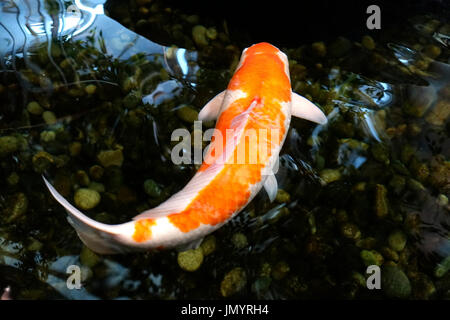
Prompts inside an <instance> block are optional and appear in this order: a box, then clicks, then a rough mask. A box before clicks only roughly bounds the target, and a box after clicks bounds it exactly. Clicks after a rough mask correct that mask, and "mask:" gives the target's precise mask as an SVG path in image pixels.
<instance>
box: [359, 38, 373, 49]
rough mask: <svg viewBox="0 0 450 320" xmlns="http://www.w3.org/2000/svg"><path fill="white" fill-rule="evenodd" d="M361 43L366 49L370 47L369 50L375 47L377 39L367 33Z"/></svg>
mask: <svg viewBox="0 0 450 320" xmlns="http://www.w3.org/2000/svg"><path fill="white" fill-rule="evenodd" d="M361 44H362V45H363V47H364V48H366V49H369V50H373V49H375V41H374V40H373V38H372V37H371V36H367V35H366V36H363V37H362V40H361Z"/></svg>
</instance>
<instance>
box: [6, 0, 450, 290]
mask: <svg viewBox="0 0 450 320" xmlns="http://www.w3.org/2000/svg"><path fill="white" fill-rule="evenodd" d="M408 21H409V23H408V24H407V25H405V26H404V28H403V29H402V30H398V29H392V28H391V29H386V30H383V31H382V33H380V34H379V36H378V37H376V39H374V38H373V37H372V36H370V35H369V34H366V35H364V36H363V37H361V38H359V39H357V40H353V39H352V40H350V39H348V38H346V37H344V36H340V37H336V38H334V39H332V40H326V41H325V40H323V39H321V38H317V39H315V41H312V42H302V41H301V39H298V42H297V43H291V44H290V45H289V46H279V48H280V49H281V50H282V51H283V52H285V53H286V54H287V55H288V57H289V62H290V72H291V81H292V88H293V90H294V91H295V92H297V93H299V94H302V95H304V96H306V97H307V98H309V99H310V100H311V101H313V102H314V103H316V104H317V105H318V106H320V107H321V109H322V110H323V111H324V113H325V114H326V115H327V117H328V124H326V125H316V124H313V123H311V122H307V121H305V120H300V119H293V120H292V122H291V127H290V131H289V134H288V137H287V139H286V142H285V144H284V147H283V149H282V151H281V153H280V156H281V158H280V159H281V160H280V170H279V172H278V174H277V180H278V185H279V187H280V189H281V190H279V192H278V194H277V198H276V200H275V201H274V202H273V203H271V202H270V201H269V199H268V197H267V195H266V194H265V193H264V192H261V193H260V194H259V195H258V196H257V197H256V198H255V199H254V200H253V201H252V202H251V203H250V204H249V205H248V206H247V207H246V208H245V210H244V211H242V212H241V213H240V214H239V215H238V216H237V217H235V218H234V219H233V220H232V221H230V222H229V223H228V224H226V225H225V226H223V227H222V228H221V229H219V230H217V231H216V232H214V233H213V234H211V235H210V236H208V237H207V238H205V239H204V241H203V243H202V245H201V246H200V247H199V248H198V249H196V250H191V251H188V252H183V253H181V252H178V251H176V250H165V251H158V252H146V253H133V254H126V255H106V256H101V255H97V254H95V253H93V252H92V251H90V250H89V249H88V248H86V247H85V246H84V245H83V244H82V242H81V241H80V240H79V238H78V236H77V234H76V232H75V230H74V229H73V228H72V227H71V226H70V224H69V223H68V222H67V219H66V213H65V211H64V209H63V208H62V207H61V206H60V205H59V204H58V203H57V202H56V201H55V200H54V199H53V198H52V196H51V195H50V193H49V192H48V190H47V189H46V187H45V185H44V183H43V180H42V177H41V175H42V174H45V176H46V177H48V179H49V180H50V181H51V182H52V183H53V184H54V185H55V187H56V188H57V189H58V190H59V191H60V192H61V194H62V195H63V196H65V197H66V198H67V199H68V200H69V201H70V202H72V203H74V194H75V192H76V190H77V189H79V188H87V189H89V190H92V191H95V193H96V194H99V195H100V201H96V203H95V204H94V205H93V208H92V209H91V210H87V211H85V212H86V214H88V215H89V216H91V217H93V218H95V219H96V220H98V221H102V222H104V223H121V222H126V221H128V220H129V219H131V218H132V217H133V216H135V215H136V214H138V213H140V212H142V211H144V210H146V209H149V208H152V207H155V206H156V205H158V204H159V203H161V202H163V201H164V200H165V199H167V198H168V197H169V196H170V195H172V194H174V193H175V192H177V191H178V190H180V189H181V188H182V187H183V186H184V185H185V184H186V183H187V182H188V181H189V180H190V179H191V178H192V176H193V175H194V174H195V172H196V170H197V169H198V165H197V166H196V165H194V164H192V165H175V164H174V163H172V161H171V158H170V152H171V149H172V147H173V146H174V144H175V143H176V142H173V141H171V134H172V132H173V131H174V130H175V129H177V128H186V129H188V130H189V131H193V122H194V121H195V120H196V119H197V115H198V112H199V110H200V109H201V108H202V107H203V105H204V104H205V103H206V102H208V101H209V100H210V99H211V98H212V97H214V96H215V95H216V94H217V93H219V92H221V91H222V90H224V88H226V86H227V83H228V81H229V79H230V78H231V76H232V74H233V72H234V69H235V68H236V66H237V63H238V59H239V57H240V54H241V51H242V50H243V49H244V48H245V47H246V46H248V45H250V44H251V43H243V40H242V39H238V37H234V36H233V33H230V32H229V28H228V25H227V23H230V22H227V21H225V20H224V21H223V23H216V21H215V20H211V19H207V18H205V17H204V16H202V15H197V14H195V13H191V12H190V13H189V14H186V13H184V12H183V11H182V10H181V9H177V8H170V7H166V6H165V4H164V1H159V0H153V1H147V0H136V1H129V3H126V4H125V2H117V1H116V2H112V3H106V4H104V1H98V0H90V1H82V0H76V1H43V0H42V1H32V0H29V1H2V2H0V179H1V183H0V290H3V288H6V287H10V292H11V296H12V298H14V299H205V298H215V299H221V298H262V299H309V298H335V299H342V298H345V299H361V298H364V299H372V298H373V299H380V298H381V299H382V298H401V299H443V298H447V299H448V298H450V272H448V270H449V269H450V236H449V231H450V214H449V210H450V205H449V201H448V197H449V196H450V161H449V156H450V139H449V131H450V125H449V123H450V121H449V117H450V65H449V62H450V61H449V58H450V51H449V48H448V46H449V42H448V40H449V36H450V24H449V23H448V21H447V22H446V21H443V19H441V17H435V16H432V15H430V14H428V15H425V14H423V15H419V16H412V17H410V18H408ZM161 39H162V40H161ZM153 41H155V42H153ZM274 45H277V43H274ZM211 127H214V123H204V124H203V129H204V130H205V129H207V128H211ZM70 265H78V266H80V268H81V274H82V283H83V286H82V288H81V289H80V290H70V289H68V287H67V285H66V280H67V277H68V276H69V275H68V274H67V273H66V271H67V268H68V266H70ZM370 265H378V266H380V268H381V270H382V289H381V290H368V289H367V287H366V278H367V277H368V274H367V273H366V270H367V267H368V266H370Z"/></svg>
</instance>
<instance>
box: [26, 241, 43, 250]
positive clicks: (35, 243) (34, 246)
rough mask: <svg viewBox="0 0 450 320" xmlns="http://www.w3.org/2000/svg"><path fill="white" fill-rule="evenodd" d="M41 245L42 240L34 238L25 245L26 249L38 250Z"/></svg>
mask: <svg viewBox="0 0 450 320" xmlns="http://www.w3.org/2000/svg"><path fill="white" fill-rule="evenodd" d="M42 247H43V244H42V242H40V241H39V240H36V239H32V241H31V243H30V244H29V245H28V246H27V250H28V251H39V250H41V249H42Z"/></svg>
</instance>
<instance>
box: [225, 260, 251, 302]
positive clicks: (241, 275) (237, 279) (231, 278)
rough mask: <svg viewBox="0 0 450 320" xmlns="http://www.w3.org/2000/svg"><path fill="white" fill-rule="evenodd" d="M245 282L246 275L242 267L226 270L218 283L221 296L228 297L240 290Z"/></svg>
mask: <svg viewBox="0 0 450 320" xmlns="http://www.w3.org/2000/svg"><path fill="white" fill-rule="evenodd" d="M246 283H247V275H246V274H245V271H244V269H242V268H240V267H236V268H234V269H232V270H231V271H230V272H228V273H227V274H226V275H225V277H224V278H223V280H222V282H221V283H220V293H221V294H222V296H223V297H229V296H231V295H234V294H236V293H237V292H239V291H241V290H242V289H243V288H244V287H245V285H246Z"/></svg>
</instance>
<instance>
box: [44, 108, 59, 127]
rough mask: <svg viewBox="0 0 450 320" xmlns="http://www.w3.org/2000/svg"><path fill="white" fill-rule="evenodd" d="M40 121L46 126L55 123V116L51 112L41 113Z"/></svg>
mask: <svg viewBox="0 0 450 320" xmlns="http://www.w3.org/2000/svg"><path fill="white" fill-rule="evenodd" d="M42 119H44V122H45V123H46V124H54V123H56V116H55V114H54V113H53V112H52V111H44V112H43V113H42Z"/></svg>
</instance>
